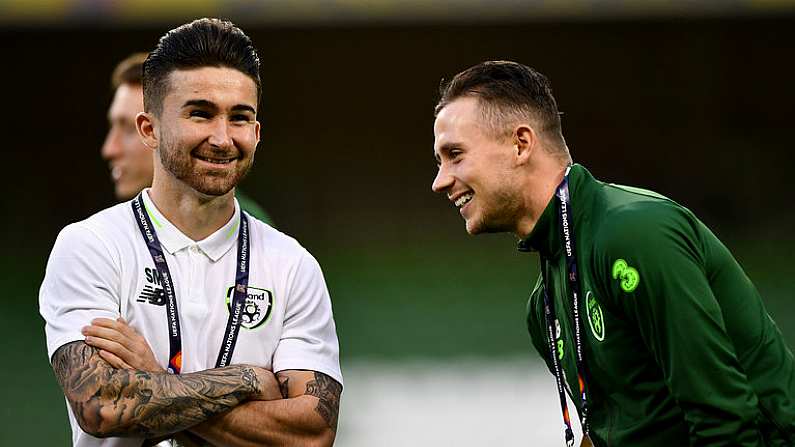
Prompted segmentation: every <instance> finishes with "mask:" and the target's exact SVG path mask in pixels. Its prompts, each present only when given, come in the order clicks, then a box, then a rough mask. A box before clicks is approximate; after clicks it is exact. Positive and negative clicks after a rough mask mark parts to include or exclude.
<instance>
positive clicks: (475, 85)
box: [434, 61, 568, 157]
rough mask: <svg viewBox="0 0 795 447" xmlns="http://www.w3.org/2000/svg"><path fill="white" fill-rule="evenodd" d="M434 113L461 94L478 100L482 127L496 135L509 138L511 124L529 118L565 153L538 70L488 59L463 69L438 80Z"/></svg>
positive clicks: (551, 102)
mask: <svg viewBox="0 0 795 447" xmlns="http://www.w3.org/2000/svg"><path fill="white" fill-rule="evenodd" d="M439 93H440V96H441V98H440V99H439V103H438V104H437V105H436V109H435V111H434V116H436V115H438V114H439V112H440V111H441V110H442V109H443V108H444V107H445V106H447V105H448V104H450V103H451V102H453V101H455V100H456V99H458V98H461V97H467V96H470V97H476V98H478V100H479V105H480V109H481V112H482V113H483V118H484V121H485V124H486V128H487V129H489V130H491V131H492V133H493V135H494V136H495V137H498V138H510V137H511V135H512V132H513V129H512V128H511V125H513V124H516V123H518V122H521V121H527V120H532V121H533V122H534V123H535V124H537V126H538V127H536V128H535V130H536V131H537V132H539V133H541V134H543V135H544V136H545V137H546V138H547V140H549V141H551V142H553V143H554V144H553V145H554V146H555V147H556V148H557V149H560V150H563V151H565V152H566V154H565V155H566V156H567V157H568V150H567V149H566V142H565V140H564V139H563V132H562V128H561V124H560V113H559V112H558V104H557V102H556V101H555V97H554V96H552V88H551V87H550V85H549V80H548V79H547V78H546V76H544V75H543V74H541V73H539V72H538V71H536V70H534V69H532V68H530V67H528V66H526V65H522V64H519V63H516V62H511V61H488V62H482V63H480V64H478V65H475V66H473V67H470V68H467V69H466V70H464V71H462V72H461V73H458V74H457V75H455V77H454V78H453V79H452V80H451V81H450V82H447V83H445V82H442V85H441V86H440V88H439Z"/></svg>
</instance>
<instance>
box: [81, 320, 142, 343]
mask: <svg viewBox="0 0 795 447" xmlns="http://www.w3.org/2000/svg"><path fill="white" fill-rule="evenodd" d="M91 324H92V325H93V326H99V327H103V328H106V329H112V330H115V331H118V332H119V333H121V334H124V336H126V337H130V338H132V337H133V336H135V335H138V333H137V332H135V329H133V328H132V327H130V325H129V324H127V321H126V320H125V319H124V318H121V317H119V318H117V319H115V320H111V319H110V318H95V319H94V320H92V321H91Z"/></svg>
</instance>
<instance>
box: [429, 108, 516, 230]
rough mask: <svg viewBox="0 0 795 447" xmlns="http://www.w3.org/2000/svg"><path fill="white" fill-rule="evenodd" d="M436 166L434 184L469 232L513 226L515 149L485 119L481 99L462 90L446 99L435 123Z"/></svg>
mask: <svg viewBox="0 0 795 447" xmlns="http://www.w3.org/2000/svg"><path fill="white" fill-rule="evenodd" d="M433 131H434V136H435V139H434V156H435V157H436V161H437V163H438V165H439V172H438V173H437V174H436V178H435V179H434V181H433V186H432V189H433V190H434V191H435V192H438V193H444V194H445V195H447V197H448V199H450V201H451V202H453V203H454V204H455V206H456V207H457V208H458V210H459V212H460V213H461V216H462V217H463V218H464V220H465V221H466V229H467V232H468V233H469V234H478V233H495V232H504V231H515V230H516V227H517V224H518V221H519V220H520V219H521V216H522V214H523V212H524V211H523V199H522V194H521V191H520V189H521V185H522V182H520V181H517V180H518V177H517V175H518V172H517V170H518V168H519V159H518V153H517V152H518V151H517V149H516V147H515V146H514V143H513V141H512V140H511V138H497V137H495V136H494V135H492V132H491V131H490V129H488V127H486V125H485V124H484V119H483V114H482V112H481V110H480V105H479V101H478V99H477V98H475V97H471V96H464V97H461V98H458V99H456V100H454V101H452V102H451V103H449V104H448V105H446V106H445V107H444V108H443V109H442V110H441V111H440V112H439V114H438V115H437V117H436V122H435V123H434V126H433Z"/></svg>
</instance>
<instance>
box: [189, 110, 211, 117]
mask: <svg viewBox="0 0 795 447" xmlns="http://www.w3.org/2000/svg"><path fill="white" fill-rule="evenodd" d="M190 116H191V117H194V116H195V117H198V118H209V117H210V114H209V113H207V112H205V111H204V110H191V112H190Z"/></svg>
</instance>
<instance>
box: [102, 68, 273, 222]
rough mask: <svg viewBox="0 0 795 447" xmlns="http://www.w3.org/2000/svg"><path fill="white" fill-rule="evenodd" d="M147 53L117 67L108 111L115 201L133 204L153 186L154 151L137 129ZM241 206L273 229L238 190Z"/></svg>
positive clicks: (105, 153) (106, 153) (106, 147)
mask: <svg viewBox="0 0 795 447" xmlns="http://www.w3.org/2000/svg"><path fill="white" fill-rule="evenodd" d="M146 56H147V53H133V54H131V55H129V56H127V57H126V58H124V60H122V61H121V62H119V64H118V65H116V68H115V69H114V70H113V74H112V75H111V86H112V88H113V101H112V102H111V104H110V108H109V109H108V123H109V125H110V129H109V130H108V135H107V136H106V137H105V143H104V144H103V145H102V158H103V159H104V160H105V161H107V162H108V165H109V167H110V173H111V178H112V179H113V185H114V190H115V194H116V199H118V200H130V199H132V198H133V197H135V196H136V194H138V193H139V192H141V191H142V190H143V189H144V188H148V187H149V186H151V185H152V172H153V166H152V163H153V158H152V157H154V151H152V149H151V148H148V147H146V145H144V143H143V141H141V137H140V136H139V135H138V130H137V129H136V127H135V117H136V116H137V115H138V114H139V113H141V112H143V110H144V90H143V81H142V78H143V66H144V61H145V60H146ZM235 195H236V197H237V200H238V202H240V206H241V207H243V209H244V210H246V211H248V213H249V214H251V215H252V216H254V217H256V218H257V219H259V220H261V221H263V222H265V223H267V224H269V225H273V221H272V220H271V218H270V216H269V215H268V213H266V212H265V210H264V209H262V207H261V206H259V205H258V204H257V203H256V202H255V201H254V200H252V199H251V198H249V197H248V196H246V195H245V194H243V193H242V192H241V191H240V190H239V189H238V190H237V191H236V193H235Z"/></svg>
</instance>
